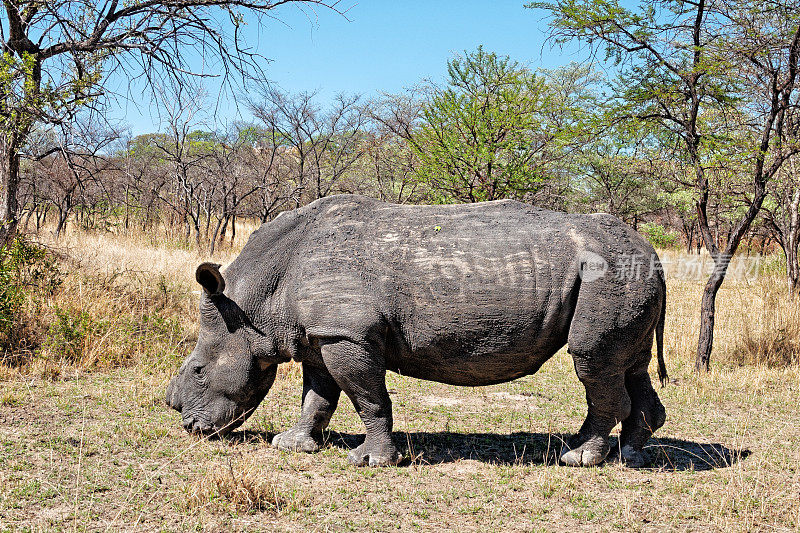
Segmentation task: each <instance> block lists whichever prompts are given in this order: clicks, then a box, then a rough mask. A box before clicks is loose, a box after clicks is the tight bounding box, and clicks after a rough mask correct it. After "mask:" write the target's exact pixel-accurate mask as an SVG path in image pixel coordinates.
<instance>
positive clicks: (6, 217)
mask: <svg viewBox="0 0 800 533" xmlns="http://www.w3.org/2000/svg"><path fill="white" fill-rule="evenodd" d="M18 185H19V154H18V153H17V151H16V149H15V147H14V146H13V143H10V142H9V140H8V138H7V134H6V133H0V246H3V245H5V244H7V243H8V242H9V241H11V239H13V238H14V236H15V234H16V231H17V225H18V224H19V218H18V216H19V212H18V207H19V206H18V205H17V187H18Z"/></svg>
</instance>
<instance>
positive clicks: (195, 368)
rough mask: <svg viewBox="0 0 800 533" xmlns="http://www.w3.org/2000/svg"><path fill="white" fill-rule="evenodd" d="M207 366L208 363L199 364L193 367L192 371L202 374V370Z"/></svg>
mask: <svg viewBox="0 0 800 533" xmlns="http://www.w3.org/2000/svg"><path fill="white" fill-rule="evenodd" d="M205 366H206V365H198V366H196V367H194V368H192V372H194V373H195V374H200V373H201V372H203V369H204V368H205Z"/></svg>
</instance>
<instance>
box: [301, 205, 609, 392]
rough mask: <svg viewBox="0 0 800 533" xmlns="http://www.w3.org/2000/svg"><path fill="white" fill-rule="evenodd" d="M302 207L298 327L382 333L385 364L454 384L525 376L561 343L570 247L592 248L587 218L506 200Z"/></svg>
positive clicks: (574, 274) (574, 273) (574, 272)
mask: <svg viewBox="0 0 800 533" xmlns="http://www.w3.org/2000/svg"><path fill="white" fill-rule="evenodd" d="M301 211H302V210H301ZM301 216H304V217H307V218H308V220H309V222H308V226H309V231H308V233H307V234H306V235H305V240H304V242H303V243H302V244H301V246H300V248H299V253H298V257H297V258H296V261H295V264H294V268H293V269H292V273H291V277H292V279H293V281H294V282H293V284H292V286H293V290H292V291H290V292H291V294H292V295H293V296H292V302H291V305H292V306H293V309H294V313H295V314H296V316H298V317H299V321H300V323H302V324H303V327H304V328H305V330H306V331H307V332H308V333H309V334H310V335H314V336H320V337H326V336H329V337H337V336H342V337H348V338H355V339H356V340H359V341H363V340H368V339H370V337H373V338H375V337H377V338H379V339H385V349H386V354H387V366H388V367H389V368H391V369H395V370H399V371H401V372H402V373H404V374H408V375H413V376H418V377H425V378H428V379H431V376H436V379H437V380H439V381H446V382H449V383H455V384H478V383H480V384H482V383H488V382H495V381H505V380H508V379H511V378H513V377H518V376H522V375H525V374H529V373H532V372H534V371H535V370H536V369H537V368H538V367H539V366H540V365H541V364H542V363H543V362H544V361H545V360H546V359H548V358H549V357H550V356H551V355H552V354H553V353H554V352H555V351H557V350H558V349H559V348H560V347H561V346H563V345H564V343H565V342H566V339H567V333H568V329H569V323H570V320H571V317H572V312H573V309H574V301H575V297H576V290H577V287H578V285H579V280H578V268H577V264H576V260H575V258H576V256H577V251H578V249H579V247H580V246H583V247H585V246H587V245H588V246H592V244H594V246H593V247H596V248H598V247H600V243H595V242H594V241H596V238H595V237H594V236H592V235H584V236H583V237H582V236H581V233H582V232H581V229H580V225H581V223H583V222H585V221H581V220H577V219H574V217H572V218H571V217H570V216H568V215H565V214H562V213H554V212H549V211H545V210H541V209H537V208H534V207H532V206H528V205H525V204H521V203H518V202H513V201H500V202H491V203H484V204H475V205H457V206H398V205H392V204H384V203H382V202H378V201H375V200H371V199H366V198H362V197H353V196H342V197H334V198H330V199H327V201H325V202H320V203H319V204H317V205H312V206H309V207H307V208H306V212H305V213H301ZM584 233H585V232H584ZM487 364H489V365H491V368H492V370H491V372H488V373H487Z"/></svg>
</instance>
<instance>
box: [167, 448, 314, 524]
mask: <svg viewBox="0 0 800 533" xmlns="http://www.w3.org/2000/svg"><path fill="white" fill-rule="evenodd" d="M258 467H259V465H258V464H253V461H252V460H251V461H247V460H244V461H237V463H236V465H234V462H233V460H232V459H231V458H230V457H229V458H228V464H227V466H222V465H215V466H213V467H212V468H210V469H209V470H208V472H207V473H206V475H205V476H203V477H202V478H200V479H199V480H195V481H193V482H190V483H187V484H186V486H185V487H184V488H183V491H184V493H185V496H184V500H183V501H184V503H185V505H186V510H187V511H190V512H195V511H197V510H199V509H201V508H202V509H204V510H205V511H207V512H211V513H220V512H222V513H228V512H237V513H244V514H253V513H257V512H258V513H267V514H269V515H278V514H280V513H281V512H285V511H286V510H287V509H288V508H289V507H293V506H294V507H296V506H298V505H302V503H303V502H302V500H299V501H298V499H297V498H296V495H294V494H285V489H284V487H281V486H279V484H278V483H276V482H275V480H274V479H273V480H269V479H265V478H264V477H263V474H262V473H261V472H260V471H259V470H260V469H259V468H258Z"/></svg>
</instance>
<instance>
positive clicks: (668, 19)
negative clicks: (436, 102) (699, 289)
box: [528, 0, 800, 370]
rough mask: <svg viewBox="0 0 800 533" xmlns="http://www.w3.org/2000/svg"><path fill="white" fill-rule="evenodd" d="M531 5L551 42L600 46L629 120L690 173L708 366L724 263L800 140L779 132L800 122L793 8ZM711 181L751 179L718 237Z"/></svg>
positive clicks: (798, 31) (611, 2)
mask: <svg viewBox="0 0 800 533" xmlns="http://www.w3.org/2000/svg"><path fill="white" fill-rule="evenodd" d="M528 7H532V8H538V9H543V10H545V11H546V12H548V13H549V16H550V20H551V29H552V30H551V31H552V35H553V37H554V38H555V39H556V41H557V42H568V41H572V40H579V41H582V42H584V43H588V44H589V45H590V46H591V47H593V48H594V49H596V50H603V51H605V52H606V54H607V59H609V60H611V61H613V62H614V63H615V64H616V66H617V68H618V71H619V77H618V81H617V83H616V86H615V93H616V96H617V97H618V98H619V100H620V101H621V102H622V104H623V106H625V107H627V110H626V112H625V114H626V115H627V117H628V118H630V119H633V120H638V121H647V122H649V123H651V124H652V125H653V126H654V127H658V128H660V129H661V130H662V131H663V132H664V133H665V134H666V135H668V136H669V135H671V136H672V137H673V138H674V140H675V141H674V142H675V143H678V144H680V145H681V147H682V151H683V152H684V154H685V161H686V164H687V166H688V167H689V168H691V169H692V170H693V172H694V176H693V184H692V185H693V187H692V188H693V192H694V201H695V210H696V212H697V222H698V226H699V228H700V232H701V235H702V237H703V242H704V244H705V247H706V248H707V249H708V251H709V253H710V254H711V256H712V258H713V260H714V268H713V271H712V273H711V275H710V277H709V279H708V282H707V283H706V286H705V289H704V291H703V297H702V301H701V324H700V335H699V339H698V347H697V359H696V368H697V369H698V370H700V369H706V370H708V368H709V364H710V357H711V351H712V347H713V337H714V315H715V306H716V303H715V302H716V295H717V292H718V291H719V288H720V287H721V285H722V282H723V281H724V279H725V275H726V273H727V269H728V265H729V263H730V259H731V258H732V256H733V255H734V254H735V253H736V251H737V249H738V247H739V244H740V242H741V240H742V238H743V237H744V236H745V235H746V234H747V232H748V231H749V230H750V226H751V224H752V223H753V221H754V220H755V218H756V216H757V215H758V213H759V211H760V209H761V206H762V204H763V202H764V199H765V198H766V195H767V189H766V185H767V183H768V182H769V181H770V180H771V179H772V178H773V177H774V176H775V174H776V173H777V172H778V170H779V169H780V168H781V167H782V165H783V163H784V162H785V161H786V160H787V159H788V158H789V157H791V155H793V154H794V153H796V152H797V151H798V146H797V145H796V144H792V143H789V142H786V140H787V139H792V138H793V139H797V138H798V137H797V136H796V135H787V134H786V133H787V132H786V129H787V127H788V126H789V125H793V126H794V127H795V128H796V127H797V126H798V125H800V121H793V122H792V121H790V120H789V118H790V115H791V114H792V112H793V109H794V106H795V104H796V101H797V74H798V58H799V57H800V6H798V5H796V4H795V3H778V2H771V3H766V4H765V3H763V2H757V1H755V0H748V1H742V2H732V1H728V0H710V1H706V0H698V1H697V2H684V1H680V0H655V1H648V2H642V3H641V4H640V5H639V6H638V8H629V7H627V5H623V3H621V2H619V1H617V0H590V1H581V0H555V1H550V2H534V3H531V4H529V6H528ZM731 147H736V150H731ZM733 153H735V154H737V155H736V156H735V157H732V158H731V157H730V155H731V154H733ZM720 169H722V170H721V171H720ZM714 174H716V175H717V176H722V177H725V178H729V177H733V178H740V177H741V176H742V174H745V175H747V176H748V177H749V181H750V185H749V191H742V192H743V193H744V194H742V198H744V202H743V206H742V209H740V210H738V211H737V216H736V217H735V219H734V221H733V224H732V226H731V228H730V230H729V231H726V232H725V235H724V237H723V238H721V239H719V238H717V237H718V235H717V236H715V235H714V234H713V233H712V229H711V225H710V222H709V216H708V214H709V213H708V210H709V205H710V201H711V199H712V198H713V193H714V191H713V190H712V187H713V185H714V181H713V175H714ZM722 182H723V183H724V182H725V180H723V181H722Z"/></svg>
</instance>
